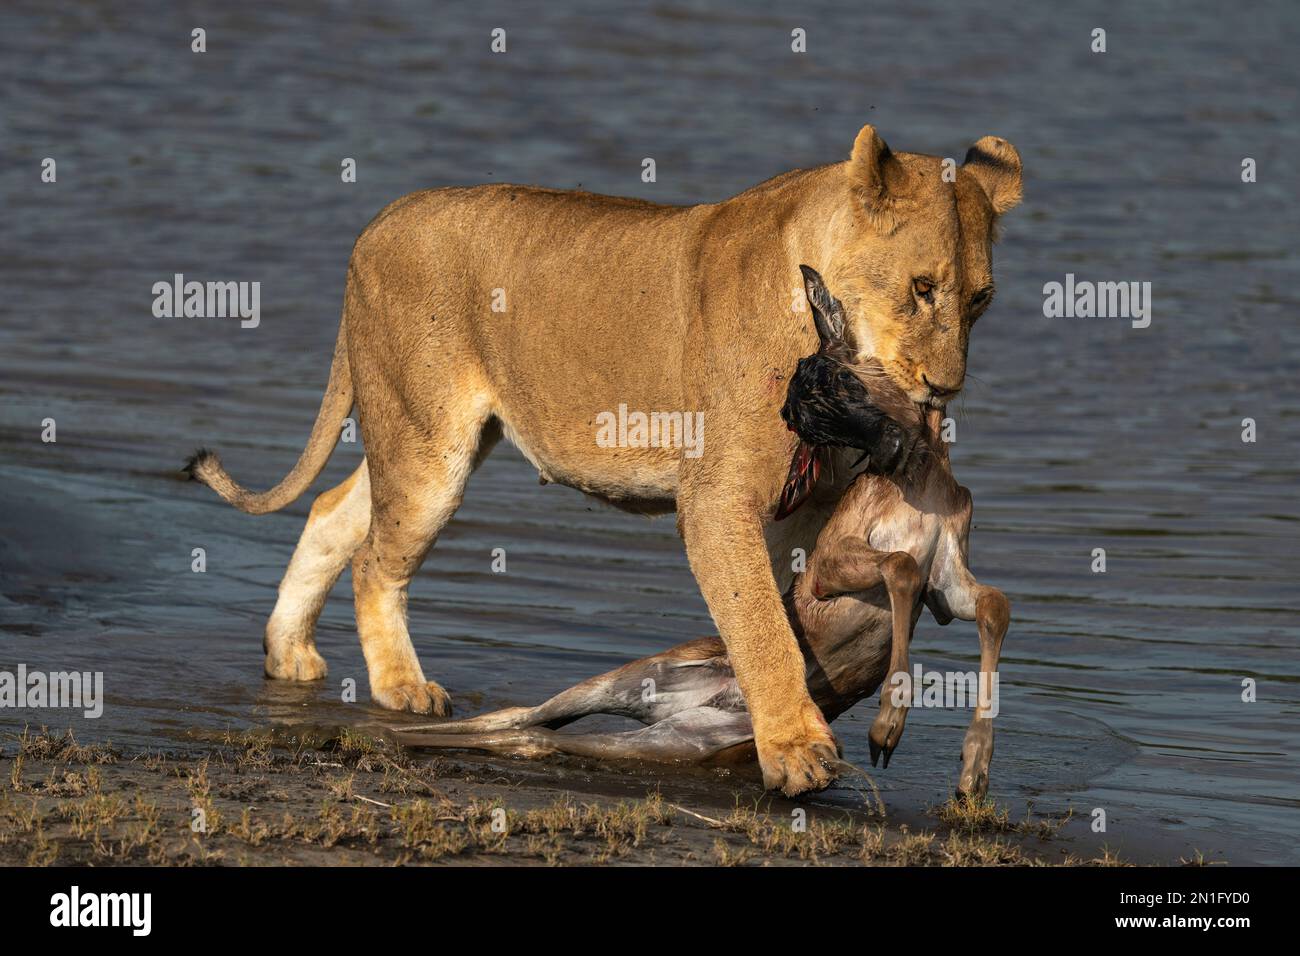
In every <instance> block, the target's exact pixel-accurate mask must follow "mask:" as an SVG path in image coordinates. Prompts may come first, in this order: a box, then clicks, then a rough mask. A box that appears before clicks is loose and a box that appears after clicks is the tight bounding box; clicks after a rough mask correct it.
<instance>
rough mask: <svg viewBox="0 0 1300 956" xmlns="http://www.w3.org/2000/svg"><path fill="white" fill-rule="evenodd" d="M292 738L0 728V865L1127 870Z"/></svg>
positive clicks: (825, 810)
mask: <svg viewBox="0 0 1300 956" xmlns="http://www.w3.org/2000/svg"><path fill="white" fill-rule="evenodd" d="M286 744H288V742H286V741H276V740H274V739H273V738H271V737H269V736H267V735H253V734H244V735H228V736H227V737H226V739H225V740H224V741H222V742H221V743H217V744H213V745H209V746H206V747H203V748H201V749H199V750H197V751H195V752H193V753H188V754H181V753H174V752H173V753H164V752H148V751H134V752H130V751H120V750H116V749H114V748H112V747H111V746H104V745H99V744H81V743H79V742H78V741H76V739H75V737H74V736H73V735H72V733H71V732H70V731H67V732H48V731H44V730H41V731H32V730H26V731H24V732H23V733H21V734H13V733H8V734H5V735H3V737H2V738H0V865H7V866H14V865H20V866H21V865H31V866H39V865H63V866H68V865H73V866H77V865H100V866H103V865H107V866H134V865H151V866H158V865H164V866H173V865H181V866H188V865H216V866H223V865H224V866H229V865H239V866H243V865H316V866H322V865H323V866H357V865H404V864H414V865H421V864H451V865H468V866H478V865H514V866H533V865H593V864H595V865H602V864H605V865H608V864H615V865H677V866H680V865H722V866H737V865H739V866H751V865H878V866H899V865H902V866H1044V865H1066V866H1116V865H1131V864H1129V863H1128V862H1127V861H1125V860H1123V859H1121V858H1120V856H1119V855H1117V854H1116V853H1114V852H1112V851H1110V850H1107V849H1103V850H1102V851H1101V852H1093V851H1092V850H1090V849H1086V848H1082V847H1080V846H1077V845H1076V840H1075V839H1073V838H1070V837H1067V836H1065V835H1063V834H1062V829H1063V828H1064V827H1065V826H1066V825H1067V824H1069V823H1070V822H1071V816H1070V815H1066V816H1065V817H1063V818H1050V817H1039V818H1024V819H1015V818H1014V817H1013V816H1012V815H1011V814H1010V812H1009V811H1008V810H1006V809H1005V808H1001V809H1000V808H997V807H995V806H994V805H993V804H992V803H987V802H986V803H984V804H982V805H978V806H976V805H958V804H955V803H953V802H951V801H950V802H949V803H947V804H944V805H942V806H940V807H932V808H928V809H927V811H926V817H927V818H928V823H927V821H926V820H922V821H916V822H910V823H909V822H904V821H902V820H900V819H898V818H896V817H894V816H892V815H889V814H888V813H887V811H885V809H884V807H883V804H881V803H880V800H879V796H878V795H874V796H873V795H872V794H871V793H870V790H869V789H868V790H864V791H863V794H864V803H863V807H862V808H861V809H851V808H845V807H843V806H826V805H820V806H819V805H817V803H816V802H815V801H805V802H801V803H796V802H793V801H787V800H784V799H782V798H779V797H771V796H766V795H764V796H761V797H759V798H757V799H755V798H754V797H753V796H752V794H751V793H747V792H744V791H745V790H751V789H752V788H750V787H749V786H748V781H741V783H742V785H743V788H744V789H743V790H742V791H738V790H737V789H736V786H735V785H734V784H733V785H732V786H731V787H730V788H727V787H725V786H724V787H717V786H716V785H713V784H712V781H710V784H711V785H710V786H709V787H708V788H707V789H706V790H705V791H704V792H703V793H700V792H694V793H692V792H690V791H689V790H688V789H682V788H672V787H669V786H666V785H665V782H664V781H660V782H659V783H658V785H652V786H651V787H649V788H647V787H645V786H641V787H640V788H639V789H640V793H637V792H636V791H637V790H638V787H637V783H636V782H635V781H634V780H633V779H632V775H628V777H627V778H623V777H620V776H618V775H617V774H612V773H610V774H606V773H602V772H600V768H592V767H590V766H588V767H587V768H585V769H581V770H580V771H579V772H576V773H570V772H566V770H565V768H564V767H557V766H555V765H554V764H548V763H538V762H523V761H509V762H505V764H504V765H503V763H502V762H501V761H497V760H483V761H479V760H478V759H476V757H474V756H472V755H469V756H464V757H462V756H461V755H456V756H455V757H441V756H440V757H437V758H434V759H422V755H418V754H416V755H413V754H412V753H411V752H409V751H404V750H402V749H400V748H397V747H395V746H394V745H393V744H392V743H391V742H389V741H386V740H384V739H382V738H380V737H370V736H365V735H363V734H359V733H357V732H355V731H350V730H345V731H343V732H342V733H341V734H340V735H338V736H336V737H333V738H331V739H322V740H316V741H308V740H299V741H297V743H296V745H286ZM640 782H641V783H642V784H644V782H645V781H644V778H642V779H641V780H640ZM728 801H730V805H728ZM1075 819H1077V817H1076V818H1075ZM1165 862H1168V863H1171V864H1177V863H1179V862H1187V861H1179V860H1176V859H1175V860H1167V861H1165Z"/></svg>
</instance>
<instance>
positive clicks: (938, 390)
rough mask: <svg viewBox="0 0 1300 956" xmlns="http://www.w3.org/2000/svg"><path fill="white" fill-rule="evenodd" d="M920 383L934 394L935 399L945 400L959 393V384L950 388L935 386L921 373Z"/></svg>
mask: <svg viewBox="0 0 1300 956" xmlns="http://www.w3.org/2000/svg"><path fill="white" fill-rule="evenodd" d="M921 381H923V382H925V384H926V385H927V386H928V387H929V389H930V391H932V392H934V394H935V397H936V398H947V397H949V396H952V395H956V394H957V393H958V392H960V391H961V383H958V384H957V385H955V386H951V387H950V386H947V385H936V384H935V383H934V382H932V381H930V378H929V376H928V375H926V374H925V373H924V372H922V373H921Z"/></svg>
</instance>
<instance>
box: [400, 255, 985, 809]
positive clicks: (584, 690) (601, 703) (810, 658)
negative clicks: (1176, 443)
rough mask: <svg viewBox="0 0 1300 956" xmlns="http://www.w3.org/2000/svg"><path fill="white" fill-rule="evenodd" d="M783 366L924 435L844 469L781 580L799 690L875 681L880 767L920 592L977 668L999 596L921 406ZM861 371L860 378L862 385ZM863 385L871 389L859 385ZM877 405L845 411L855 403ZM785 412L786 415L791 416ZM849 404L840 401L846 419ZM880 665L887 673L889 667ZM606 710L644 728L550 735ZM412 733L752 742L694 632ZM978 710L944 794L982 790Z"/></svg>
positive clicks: (829, 305) (822, 300)
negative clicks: (891, 456) (525, 698)
mask: <svg viewBox="0 0 1300 956" xmlns="http://www.w3.org/2000/svg"><path fill="white" fill-rule="evenodd" d="M804 274H805V283H806V287H807V291H808V298H809V301H810V302H811V303H812V305H813V311H814V319H815V321H816V324H817V331H818V334H819V336H820V337H821V339H822V350H821V352H819V353H818V358H819V359H820V360H822V361H841V359H840V358H838V357H837V356H842V355H843V354H845V353H844V350H843V349H842V348H841V344H840V342H839V340H838V337H839V336H840V335H841V334H842V331H843V329H844V328H845V322H844V314H843V306H842V305H841V304H840V302H839V301H838V300H837V299H835V298H834V297H832V296H831V295H830V294H829V293H828V292H827V291H826V288H825V286H824V285H823V284H822V281H821V277H820V276H818V275H817V273H816V272H814V271H813V270H811V269H805V273H804ZM805 371H807V372H808V373H809V374H807V375H804V376H802V377H796V378H795V379H794V380H792V385H791V402H792V403H794V404H798V403H799V402H801V401H805V400H806V401H809V402H816V401H818V400H819V399H824V398H825V396H817V395H805V394H798V393H797V392H796V386H797V385H798V384H799V382H801V381H803V382H805V383H806V382H809V381H830V380H835V381H837V382H838V386H837V399H836V400H837V401H838V402H839V403H841V404H844V405H847V406H854V405H861V406H865V405H867V404H870V405H873V406H875V408H876V409H879V410H880V411H881V412H884V413H885V414H886V415H887V416H889V418H873V419H871V420H870V421H869V422H868V425H870V426H872V427H875V426H878V425H881V423H883V427H885V428H888V427H889V419H890V418H892V419H893V421H894V422H896V423H897V425H901V426H903V428H904V429H908V428H911V429H913V430H917V431H920V433H921V434H922V436H923V439H924V445H925V447H924V449H922V453H921V454H917V455H914V456H913V457H914V460H915V461H916V464H914V465H912V466H909V467H905V468H902V469H900V470H899V472H898V473H897V474H896V475H894V476H892V477H883V476H873V475H868V474H865V473H864V474H860V475H858V476H857V477H856V478H855V479H854V480H853V482H852V484H851V485H850V486H849V488H848V490H847V491H846V492H845V493H844V496H843V498H842V499H841V500H840V502H839V505H838V507H837V508H836V510H835V512H834V514H833V515H832V516H831V518H830V520H829V521H828V522H827V524H826V525H825V527H824V528H823V529H822V531H821V534H820V535H819V536H818V538H817V543H816V547H815V549H814V550H813V553H812V555H811V557H810V558H809V561H808V565H807V569H806V571H804V572H803V573H802V574H800V575H798V576H797V577H796V578H795V580H794V583H793V584H792V585H791V587H790V588H789V590H787V592H786V594H785V606H786V610H787V613H788V614H789V618H790V623H791V626H792V627H793V629H794V632H795V636H796V637H797V638H798V641H799V646H800V649H801V650H802V652H803V657H804V661H805V668H806V678H807V682H808V689H809V692H810V693H811V695H812V698H813V700H814V701H815V702H816V704H817V706H818V707H819V708H821V711H822V713H823V714H824V715H825V717H826V719H827V720H828V721H830V720H834V719H835V718H836V717H837V716H839V715H840V714H842V713H843V712H844V711H846V710H848V709H849V708H850V707H852V706H853V705H854V704H856V703H857V702H858V701H860V700H862V699H864V698H866V697H868V696H870V695H871V694H872V693H873V692H874V691H875V690H876V689H877V688H878V687H881V685H882V684H884V688H883V689H882V691H881V699H880V711H879V713H878V715H877V717H876V720H875V722H874V723H873V725H872V727H871V731H870V747H871V754H872V762H873V763H874V762H875V761H876V758H877V757H879V756H881V755H883V757H884V765H885V766H886V767H888V766H889V757H890V754H891V753H892V752H893V751H894V749H895V748H896V747H897V746H898V742H899V738H900V737H901V736H902V733H903V724H904V721H905V720H906V718H907V705H906V701H898V702H896V701H895V700H894V699H893V698H894V695H893V694H892V693H891V686H890V684H891V683H894V681H890V682H886V678H894V680H901V681H902V682H903V684H902V686H907V684H906V681H907V680H908V679H909V678H908V645H909V643H910V641H911V636H912V630H913V628H914V627H915V625H916V621H917V619H918V618H919V617H920V613H921V607H922V605H923V604H924V605H926V606H928V607H929V608H930V610H931V612H932V613H933V614H934V616H935V619H936V620H938V622H939V623H940V624H947V623H948V622H949V621H951V620H952V619H953V618H960V619H962V620H966V621H975V622H976V624H977V625H978V628H979V639H980V670H981V672H983V673H985V674H989V675H992V674H994V673H996V671H997V667H998V655H999V653H1000V650H1001V647H1002V639H1003V637H1004V635H1005V634H1006V630H1007V624H1008V622H1009V620H1010V605H1009V604H1008V602H1007V599H1006V597H1005V596H1004V595H1003V593H1002V592H1001V591H999V590H998V589H997V588H993V587H989V586H987V585H983V584H980V583H979V582H978V581H976V580H975V577H974V575H972V574H971V571H970V569H969V567H968V566H967V563H966V562H967V555H968V553H969V549H968V538H969V535H970V519H971V496H970V493H969V492H968V491H967V490H966V489H965V488H963V487H961V486H960V485H958V484H957V482H956V481H955V480H954V478H953V476H952V472H951V470H950V468H949V463H948V455H947V452H946V450H945V446H944V442H943V441H942V440H941V439H940V437H939V434H938V431H939V427H940V423H941V421H942V417H943V411H942V408H940V407H938V406H936V405H926V406H918V405H916V404H914V403H913V402H911V401H910V400H909V399H908V398H907V396H906V395H904V394H903V393H902V392H901V391H900V390H899V389H898V388H897V387H896V386H895V385H894V384H893V382H892V380H891V379H890V378H889V377H888V376H887V375H885V374H884V373H883V372H882V371H881V370H880V368H879V367H878V366H871V367H861V366H859V367H855V368H854V369H853V372H854V376H855V378H854V381H856V382H857V385H856V387H855V386H854V385H853V384H851V383H846V382H845V381H843V380H842V379H841V378H840V377H839V376H836V375H834V374H832V375H820V373H818V374H814V372H816V370H812V369H805ZM863 382H865V383H866V388H865V390H863V384H862V383H863ZM868 393H869V395H870V402H869V403H868V401H867V395H868ZM864 414H865V415H876V414H877V413H875V412H863V411H862V409H861V408H858V409H857V418H858V420H860V421H861V420H863V419H862V417H861V416H862V415H864ZM796 417H797V415H796ZM854 417H855V413H854V409H853V408H852V407H850V408H848V409H847V411H846V419H853V418H854ZM801 455H802V460H803V461H804V462H805V463H806V462H812V461H816V460H817V453H816V450H815V449H813V450H812V451H811V452H810V451H809V449H808V448H807V447H803V446H801V448H800V450H798V451H796V454H795V459H796V465H795V467H793V468H792V470H791V477H790V481H789V483H788V487H787V494H786V495H783V496H782V502H783V508H788V510H793V508H795V507H798V500H799V499H800V490H801V489H802V490H803V491H805V492H806V487H805V486H806V484H807V476H806V475H804V474H801V473H800V469H799V467H798V466H799V462H800V456H801ZM895 675H898V676H897V677H895ZM593 714H615V715H619V716H623V717H630V718H632V719H634V720H637V721H640V722H641V723H642V724H644V725H645V726H644V727H642V728H640V729H637V730H630V731H623V732H608V733H586V734H573V733H557V732H556V731H557V730H558V729H559V728H561V727H563V726H565V725H566V724H569V723H572V722H573V721H575V720H578V719H580V718H582V717H586V716H589V715H593ZM395 732H396V734H397V737H398V739H399V740H400V741H402V742H403V743H405V744H408V745H413V746H427V747H439V748H456V749H470V750H486V751H490V752H495V753H502V754H511V755H518V756H527V757H533V756H540V755H544V754H552V753H565V754H575V755H579V756H586V757H597V758H607V759H633V760H648V761H655V762H689V763H705V762H710V763H711V762H727V761H731V760H735V759H747V758H752V756H753V749H754V747H753V727H752V725H751V723H750V717H749V714H748V712H747V711H746V709H745V702H744V698H743V697H742V695H741V692H740V688H739V686H738V685H737V682H736V677H735V674H734V672H733V670H732V667H731V664H730V662H729V660H728V657H727V651H726V648H725V647H724V645H723V643H722V640H721V639H720V638H717V637H706V638H700V639H698V640H694V641H688V642H687V643H685V644H680V645H678V646H677V647H674V648H672V649H671V650H669V651H665V652H664V653H662V654H655V655H654V656H652V657H646V658H643V659H641V660H638V661H633V662H632V663H630V664H626V665H624V666H622V667H620V668H618V669H617V670H613V671H610V672H608V673H606V674H602V675H600V676H599V677H593V678H591V679H590V680H586V681H583V682H582V683H581V684H578V685H576V686H574V687H571V688H569V689H568V690H566V691H564V692H563V693H561V694H558V695H557V696H555V697H552V698H551V699H550V700H548V701H546V703H544V704H541V705H540V706H537V707H512V708H508V709H506V710H500V711H496V712H494V713H490V714H485V715H483V716H481V717H475V718H471V719H469V720H459V721H451V722H444V723H439V724H431V725H427V726H423V727H417V728H405V729H402V728H395ZM992 754H993V721H992V718H991V717H990V716H982V715H981V711H980V710H979V709H978V708H977V710H976V713H975V715H974V717H973V718H972V721H971V725H970V729H969V730H968V731H967V733H966V739H965V742H964V744H963V747H962V760H963V766H962V772H961V778H960V781H959V784H958V792H959V793H969V794H980V795H982V794H983V793H985V792H986V791H987V789H988V767H989V760H990V758H991V757H992Z"/></svg>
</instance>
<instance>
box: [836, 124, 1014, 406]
mask: <svg viewBox="0 0 1300 956" xmlns="http://www.w3.org/2000/svg"><path fill="white" fill-rule="evenodd" d="M844 167H845V173H846V186H847V189H848V192H849V200H850V201H849V203H848V205H847V208H848V215H847V217H840V222H839V226H840V228H839V229H838V230H837V233H838V236H839V242H838V244H837V249H836V251H835V252H834V253H833V254H832V257H831V261H830V263H829V264H828V268H827V269H826V270H825V271H826V273H827V275H826V279H827V281H828V282H829V283H830V284H831V286H832V287H833V288H835V289H836V290H837V294H838V295H839V296H840V297H841V298H842V299H843V301H844V305H845V309H846V312H847V316H848V329H847V333H848V338H849V339H850V341H851V343H852V346H853V348H854V349H856V352H857V357H858V359H859V360H862V361H865V360H866V359H867V358H868V357H871V358H874V359H875V360H876V361H878V362H880V363H881V365H882V366H883V367H884V369H885V371H886V372H887V373H888V375H889V376H890V377H891V378H892V379H893V380H894V381H895V382H896V383H897V384H898V386H899V388H901V389H902V390H903V391H904V392H906V393H907V395H908V397H909V398H911V399H912V400H913V401H915V402H923V403H928V404H930V405H934V406H942V405H944V404H946V403H947V402H948V401H949V400H950V399H952V398H953V397H954V396H955V395H956V394H957V393H958V392H959V391H961V388H962V385H963V383H964V382H965V380H966V350H967V345H968V343H969V340H970V332H971V327H972V326H973V325H974V324H975V321H976V320H977V319H978V318H979V317H980V315H981V314H983V312H984V311H985V310H986V309H987V308H988V307H989V304H990V303H991V302H992V300H993V255H992V246H993V242H994V239H995V230H996V225H997V221H998V217H999V216H1001V215H1002V213H1004V212H1006V211H1007V210H1008V209H1011V208H1012V207H1013V206H1015V205H1016V204H1017V203H1019V202H1020V194H1021V186H1020V168H1021V167H1020V154H1019V153H1017V152H1016V149H1015V147H1014V146H1012V145H1011V144H1010V143H1008V142H1007V141H1006V140H1003V139H999V138H997V137H996V136H985V137H984V138H983V139H981V140H979V141H978V142H976V143H975V144H974V145H973V146H972V147H971V148H970V150H969V151H968V152H967V153H966V159H965V161H964V162H963V163H962V164H961V165H960V166H957V165H956V164H955V162H953V161H951V160H943V159H940V158H939V157H937V156H926V155H922V154H919V153H894V152H891V151H890V149H889V147H888V146H886V145H885V142H884V141H883V140H882V139H881V138H880V137H879V136H878V135H876V131H875V129H873V128H872V127H871V126H864V127H863V128H862V131H861V132H860V133H858V136H857V139H856V140H855V141H854V144H853V153H852V156H851V157H850V158H849V160H848V161H847V162H846V163H845V164H844ZM841 208H844V207H843V206H841Z"/></svg>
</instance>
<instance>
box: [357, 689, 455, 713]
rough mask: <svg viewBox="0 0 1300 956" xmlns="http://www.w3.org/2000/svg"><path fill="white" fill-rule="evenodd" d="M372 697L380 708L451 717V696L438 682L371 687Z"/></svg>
mask: <svg viewBox="0 0 1300 956" xmlns="http://www.w3.org/2000/svg"><path fill="white" fill-rule="evenodd" d="M370 696H371V697H372V698H373V699H374V701H375V703H377V704H378V705H379V706H380V707H384V708H386V709H388V710H406V711H410V712H411V713H413V714H432V715H433V716H434V717H450V716H451V695H450V694H448V693H447V692H446V691H445V690H443V689H442V687H441V685H439V684H438V683H437V682H436V681H412V682H410V683H406V684H393V685H391V686H389V687H375V686H373V685H372V686H371V688H370Z"/></svg>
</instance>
